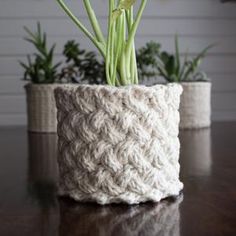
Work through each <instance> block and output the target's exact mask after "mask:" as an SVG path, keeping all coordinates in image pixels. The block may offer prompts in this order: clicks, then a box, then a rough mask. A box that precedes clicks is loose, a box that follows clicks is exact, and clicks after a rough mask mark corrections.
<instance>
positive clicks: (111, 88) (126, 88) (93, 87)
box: [56, 83, 182, 92]
mask: <svg viewBox="0 0 236 236" xmlns="http://www.w3.org/2000/svg"><path fill="white" fill-rule="evenodd" d="M77 88H84V89H90V90H104V91H106V90H107V91H113V92H116V91H117V92H122V91H124V92H125V91H130V90H133V89H138V90H149V91H153V90H155V91H156V90H159V89H164V88H179V89H182V86H181V84H179V83H171V84H155V85H151V86H147V85H142V84H132V85H125V86H119V87H118V86H111V85H100V84H99V85H97V84H93V85H90V84H73V86H71V84H69V85H68V84H65V85H64V86H59V87H58V88H56V90H60V89H70V90H75V89H77Z"/></svg>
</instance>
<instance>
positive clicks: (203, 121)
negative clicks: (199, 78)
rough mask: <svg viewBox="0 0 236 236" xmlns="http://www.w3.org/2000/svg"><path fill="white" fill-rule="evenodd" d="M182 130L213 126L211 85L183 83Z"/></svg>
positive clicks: (181, 104)
mask: <svg viewBox="0 0 236 236" xmlns="http://www.w3.org/2000/svg"><path fill="white" fill-rule="evenodd" d="M181 85H182V87H183V94H182V96H181V102H180V128H182V129H194V128H205V127H209V126H210V125H211V83H210V82H185V83H181Z"/></svg>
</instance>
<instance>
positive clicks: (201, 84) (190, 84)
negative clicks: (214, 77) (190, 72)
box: [180, 81, 212, 87]
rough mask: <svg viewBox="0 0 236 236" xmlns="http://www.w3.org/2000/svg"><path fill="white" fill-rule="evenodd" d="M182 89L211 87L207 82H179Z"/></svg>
mask: <svg viewBox="0 0 236 236" xmlns="http://www.w3.org/2000/svg"><path fill="white" fill-rule="evenodd" d="M180 84H181V85H182V86H183V87H211V85H212V83H211V82H209V81H206V82H202V81H201V82H198V81H197V82H180Z"/></svg>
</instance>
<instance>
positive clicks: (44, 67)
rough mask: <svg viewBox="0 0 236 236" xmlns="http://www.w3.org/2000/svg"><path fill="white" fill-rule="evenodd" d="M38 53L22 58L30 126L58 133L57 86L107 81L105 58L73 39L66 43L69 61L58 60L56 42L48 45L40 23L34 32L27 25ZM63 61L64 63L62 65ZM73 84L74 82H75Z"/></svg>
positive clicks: (66, 54) (65, 49)
mask: <svg viewBox="0 0 236 236" xmlns="http://www.w3.org/2000/svg"><path fill="white" fill-rule="evenodd" d="M25 31H26V32H27V34H28V37H27V38H25V39H26V40H27V41H28V42H30V43H31V44H33V46H34V47H35V49H36V53H35V54H34V55H32V56H30V55H28V56H27V63H24V62H20V65H21V66H22V67H23V69H24V71H25V72H24V80H26V81H29V83H28V84H27V85H26V86H25V89H26V95H27V113H28V130H29V131H32V132H47V133H48V132H49V133H56V131H57V119H56V112H57V109H56V104H55V99H54V89H55V88H57V87H58V86H64V85H65V84H67V86H68V84H73V83H88V84H90V83H92V84H100V83H102V81H104V77H105V72H104V67H103V66H102V65H103V64H104V62H103V61H101V62H100V60H99V59H98V57H97V55H96V54H95V53H94V52H90V51H86V50H83V49H81V48H80V45H79V44H78V43H76V42H75V41H73V40H70V41H68V42H67V43H66V44H65V45H64V50H63V55H64V57H65V62H64V63H62V62H59V63H57V64H55V63H54V54H55V53H54V51H55V45H56V44H53V45H52V47H51V48H49V47H48V43H47V35H46V33H45V32H42V30H41V26H40V24H39V23H38V25H37V31H36V32H35V33H34V32H32V31H30V30H29V29H28V28H27V27H25ZM60 65H61V67H59V66H60ZM71 86H72V85H71Z"/></svg>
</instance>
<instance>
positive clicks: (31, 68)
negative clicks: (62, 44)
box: [19, 23, 60, 84]
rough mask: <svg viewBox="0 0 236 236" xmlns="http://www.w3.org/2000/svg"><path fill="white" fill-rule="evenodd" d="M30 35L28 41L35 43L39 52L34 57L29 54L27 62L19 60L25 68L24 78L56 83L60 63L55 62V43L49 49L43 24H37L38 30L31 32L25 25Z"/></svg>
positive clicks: (39, 82)
mask: <svg viewBox="0 0 236 236" xmlns="http://www.w3.org/2000/svg"><path fill="white" fill-rule="evenodd" d="M24 29H25V31H26V33H27V34H28V37H26V38H25V40H26V41H28V42H30V43H31V44H33V46H34V47H35V48H36V50H37V52H36V53H35V54H34V56H33V57H31V56H30V55H27V63H24V62H21V61H20V62H19V63H20V65H21V66H22V67H23V68H24V70H25V72H24V79H25V80H29V81H31V82H33V83H36V84H49V83H54V82H55V80H56V78H57V68H58V66H59V65H60V63H57V64H54V63H53V61H54V50H55V44H54V45H53V46H52V47H51V48H50V49H48V45H47V36H46V33H44V32H42V31H41V26H40V24H39V23H38V24H37V31H36V32H35V33H33V32H31V31H30V30H29V29H28V28H27V27H24Z"/></svg>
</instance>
